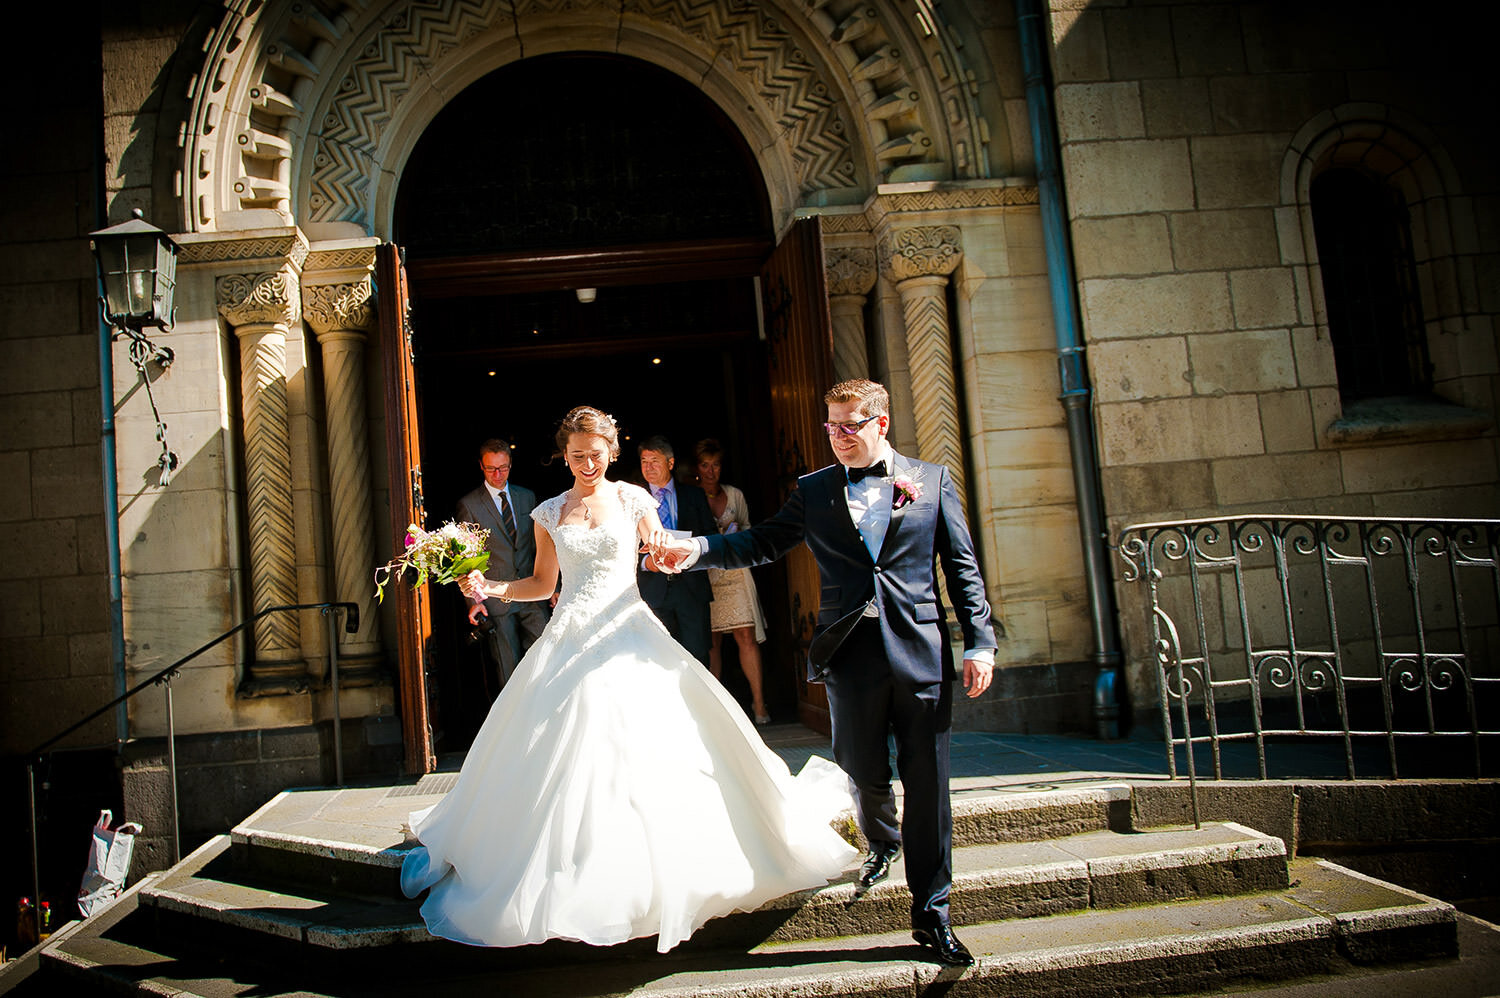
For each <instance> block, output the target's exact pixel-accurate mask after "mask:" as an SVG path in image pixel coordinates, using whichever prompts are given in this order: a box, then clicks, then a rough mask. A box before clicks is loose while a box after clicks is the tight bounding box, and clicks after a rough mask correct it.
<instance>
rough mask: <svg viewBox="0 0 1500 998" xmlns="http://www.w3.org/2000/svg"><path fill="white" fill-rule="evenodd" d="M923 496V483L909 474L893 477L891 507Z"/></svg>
mask: <svg viewBox="0 0 1500 998" xmlns="http://www.w3.org/2000/svg"><path fill="white" fill-rule="evenodd" d="M920 498H922V483H921V482H919V481H917V480H916V479H914V478H911V477H909V476H907V475H897V476H896V477H895V478H893V479H891V509H900V508H901V507H902V506H905V505H908V504H910V503H914V502H916V501H917V500H918V499H920Z"/></svg>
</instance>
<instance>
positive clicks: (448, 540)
mask: <svg viewBox="0 0 1500 998" xmlns="http://www.w3.org/2000/svg"><path fill="white" fill-rule="evenodd" d="M489 536H490V532H489V531H488V530H485V529H484V528H483V527H481V526H480V525H479V524H477V523H454V522H453V521H452V520H449V521H448V522H447V523H444V524H443V525H442V526H441V527H439V528H437V529H436V530H423V529H422V528H421V527H419V526H417V525H416V524H415V523H413V524H411V525H410V526H408V527H407V528H406V550H404V551H402V552H401V554H399V555H397V556H396V557H395V558H392V559H391V560H390V561H389V562H388V563H386V564H384V565H381V566H380V567H379V568H377V569H375V598H376V599H377V600H384V599H385V586H386V583H387V582H389V581H390V580H391V575H392V574H395V573H404V572H415V573H416V578H415V579H413V580H412V585H414V586H420V585H421V584H422V583H424V582H426V581H427V579H428V578H429V577H431V578H432V580H433V581H434V582H457V581H458V580H459V579H461V578H463V577H464V576H465V575H468V574H469V573H470V572H473V571H476V570H477V571H480V572H482V571H484V570H485V567H486V566H488V565H489V563H490V552H489V548H488V547H486V542H487V541H488V540H489Z"/></svg>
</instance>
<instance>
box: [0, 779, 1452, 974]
mask: <svg viewBox="0 0 1500 998" xmlns="http://www.w3.org/2000/svg"><path fill="white" fill-rule="evenodd" d="M444 779H445V777H443V776H442V775H438V776H430V777H426V778H424V780H423V781H420V782H419V783H418V784H417V785H416V786H415V787H406V788H383V787H382V788H361V789H351V790H308V791H290V792H287V793H284V794H281V795H279V796H278V797H277V798H275V799H274V800H272V801H271V802H270V803H269V804H267V805H266V807H264V808H262V809H261V810H260V811H258V812H257V813H256V814H255V815H253V816H251V818H249V819H247V820H246V821H245V822H244V823H243V824H242V825H241V826H240V827H238V828H236V829H235V830H234V831H233V832H232V833H231V834H230V835H227V836H220V837H217V838H215V839H213V840H211V841H209V842H208V843H206V844H205V845H204V846H203V847H202V848H200V849H198V850H197V851H196V852H195V853H193V854H192V855H191V856H189V857H187V858H186V859H185V860H183V862H182V863H180V864H178V865H177V866H176V867H174V868H173V869H172V870H170V871H167V872H166V873H164V874H160V875H156V876H153V877H152V878H150V879H149V880H148V881H146V882H143V883H141V884H138V885H136V887H134V888H133V889H132V890H131V891H130V892H129V893H128V894H127V896H126V897H125V898H123V899H122V900H121V902H120V903H118V904H117V905H115V906H114V907H113V908H112V909H111V910H110V911H109V912H108V913H107V915H106V916H103V917H100V918H96V919H94V920H91V921H89V922H83V923H77V924H75V925H73V926H70V927H68V928H67V929H65V930H64V931H63V932H60V933H59V934H58V935H57V936H55V937H54V938H53V940H52V941H51V942H50V943H49V944H48V946H47V948H46V949H45V950H44V951H43V952H42V954H41V958H42V964H41V970H40V973H41V974H42V975H43V976H44V977H45V978H46V979H48V980H52V979H55V980H57V981H58V983H59V986H67V985H75V984H76V985H79V986H81V987H86V988H87V990H88V991H89V993H101V994H104V993H116V994H175V995H181V996H183V998H191V996H195V995H201V996H203V998H218V996H228V995H246V996H248V995H266V994H281V993H296V994H307V995H396V994H406V995H409V994H420V995H422V996H423V998H437V996H445V995H450V994H452V995H458V994H465V995H468V994H474V993H480V992H484V993H493V994H505V995H566V996H579V998H583V996H593V995H610V994H618V993H627V992H628V993H633V994H639V995H644V996H655V995H661V996H668V995H672V996H678V995H681V996H686V995H721V994H722V995H731V994H733V995H751V996H760V995H764V996H773V995H774V996H778V998H780V996H792V995H796V996H803V995H818V996H825V995H879V996H888V995H914V994H920V993H923V991H924V989H925V988H927V987H929V986H931V985H934V984H938V985H940V986H941V987H942V988H943V989H945V990H949V989H951V991H952V993H953V994H962V995H970V994H973V995H1009V994H1026V995H1059V996H1062V995H1067V996H1088V995H1130V994H1170V993H1187V992H1191V991H1194V990H1201V989H1210V988H1218V987H1222V986H1224V985H1226V984H1229V983H1232V982H1236V981H1241V980H1244V981H1251V980H1279V979H1287V978H1295V977H1302V976H1306V975H1315V974H1327V973H1335V972H1338V971H1339V970H1341V969H1344V968H1347V967H1349V966H1350V965H1352V964H1368V963H1371V962H1382V961H1408V960H1421V959H1430V958H1435V957H1443V956H1452V955H1454V954H1455V953H1456V947H1457V942H1456V940H1457V931H1456V919H1455V913H1454V910H1453V909H1452V908H1451V907H1450V906H1449V905H1447V904H1444V903H1442V902H1439V901H1434V900H1432V899H1430V898H1426V897H1423V896H1421V895H1417V894H1414V893H1412V892H1409V891H1405V890H1402V889H1400V888H1396V887H1393V886H1391V885H1389V884H1384V883H1381V882H1379V881H1375V880H1372V879H1370V878H1368V877H1364V876H1362V875H1360V874H1357V873H1354V872H1352V871H1348V870H1345V869H1342V868H1340V867H1338V866H1335V865H1333V864H1330V863H1326V862H1321V861H1317V860H1311V859H1293V860H1290V861H1289V860H1288V856H1287V852H1286V848H1285V845H1284V843H1283V841H1282V840H1281V839H1279V838H1276V837H1273V836H1269V835H1264V834H1262V833H1260V832H1257V831H1254V830H1252V829H1250V828H1246V827H1243V826H1241V825H1238V824H1235V823H1233V822H1214V823H1205V824H1204V825H1203V827H1202V828H1200V829H1194V828H1192V827H1163V828H1135V827H1132V824H1131V813H1132V809H1131V789H1130V787H1129V786H1127V785H1125V784H1113V783H1099V784H1095V785H1090V786H1084V787H1079V788H1075V789H1063V790H1049V791H1038V792H1026V793H1013V794H992V795H986V796H978V797H972V798H962V799H957V800H955V804H954V837H955V855H954V871H955V878H954V885H953V895H952V906H953V912H954V917H955V922H956V923H957V924H958V925H960V926H961V932H960V935H961V938H963V940H964V941H965V942H966V943H967V944H968V946H969V947H970V949H971V950H973V951H974V953H975V955H976V956H977V957H978V960H979V963H978V966H976V967H974V968H971V969H969V970H967V971H960V970H957V969H954V968H944V967H941V966H940V965H937V964H934V963H930V962H927V961H926V960H924V959H923V957H922V951H921V950H920V949H919V948H918V947H916V946H915V944H913V943H912V941H911V938H910V935H909V927H908V924H907V918H908V905H909V897H908V895H907V892H906V889H905V887H904V886H903V871H902V870H901V869H899V865H898V868H897V869H896V870H895V871H894V873H893V876H892V878H891V880H890V881H888V882H886V883H883V884H880V885H877V886H876V887H875V888H874V889H873V890H871V891H869V892H868V893H866V894H865V895H864V896H862V897H856V896H855V892H854V889H853V886H852V882H851V877H852V871H851V874H850V875H846V876H845V877H844V878H843V879H841V880H840V881H839V882H836V883H833V884H830V885H828V886H826V887H823V888H820V889H817V890H810V891H805V892H802V893H799V894H796V895H790V896H788V897H785V898H780V899H778V900H776V901H774V902H771V903H769V904H767V905H765V906H763V907H762V908H760V909H758V910H756V911H753V912H743V913H738V914H734V915H731V916H728V917H725V918H721V919H717V920H715V921H713V922H710V923H709V924H708V925H707V926H705V927H704V928H703V929H702V930H700V931H699V933H698V934H697V935H695V936H694V937H693V939H691V940H690V941H689V942H687V943H685V944H683V945H682V946H680V947H678V948H677V949H676V950H674V951H673V952H672V953H670V954H667V955H665V956H662V955H659V954H657V953H656V952H655V946H654V941H653V940H649V939H648V940H635V941H633V942H631V943H627V944H624V945H621V946H615V947H609V948H596V947H589V946H583V945H580V944H575V943H567V942H561V941H555V942H549V943H546V944H543V945H540V946H529V947H520V948H513V949H481V948H473V947H465V946H459V945H456V944H453V943H449V942H446V941H444V940H438V939H434V938H433V937H432V936H430V935H429V934H428V933H427V931H426V928H425V926H424V925H423V923H422V920H421V917H420V914H419V911H418V905H417V903H416V902H413V901H409V900H407V899H405V898H403V897H402V896H401V894H400V891H399V889H398V887H397V871H398V870H399V867H400V863H401V858H402V855H403V853H404V850H405V845H404V843H403V842H402V841H401V835H400V831H399V829H400V819H401V818H402V817H404V815H405V813H406V812H407V811H409V810H413V809H416V808H419V807H423V806H426V805H427V804H429V803H431V802H433V801H434V800H436V799H437V796H436V795H437V794H440V793H441V792H442V790H443V789H445V786H444V784H443V780H444ZM335 818H337V820H335ZM69 978H72V979H73V980H67V979H69ZM0 991H3V988H0Z"/></svg>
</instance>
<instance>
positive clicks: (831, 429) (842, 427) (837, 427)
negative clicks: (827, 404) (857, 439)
mask: <svg viewBox="0 0 1500 998" xmlns="http://www.w3.org/2000/svg"><path fill="white" fill-rule="evenodd" d="M879 418H880V417H879V416H866V417H865V418H864V419H861V420H860V421H859V422H857V423H824V424H823V429H824V430H826V431H828V435H829V436H830V437H831V436H833V435H834V434H836V433H842V434H843V435H844V436H846V437H852V436H854V435H855V434H856V433H858V432H859V431H860V430H863V429H864V428H865V424H866V423H868V422H870V420H872V419H879Z"/></svg>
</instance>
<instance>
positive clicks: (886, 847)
mask: <svg viewBox="0 0 1500 998" xmlns="http://www.w3.org/2000/svg"><path fill="white" fill-rule="evenodd" d="M899 855H901V843H899V842H886V843H883V844H881V845H878V846H874V847H872V848H871V849H870V855H868V856H866V857H865V861H864V863H862V864H861V865H860V868H859V879H858V880H857V881H855V886H856V888H857V889H858V890H860V891H861V892H863V891H867V890H869V889H870V888H871V887H874V886H875V885H876V884H878V883H880V882H881V881H882V880H884V879H885V878H886V877H889V876H890V875H891V863H892V861H894V860H895V858H896V857H897V856H899Z"/></svg>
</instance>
